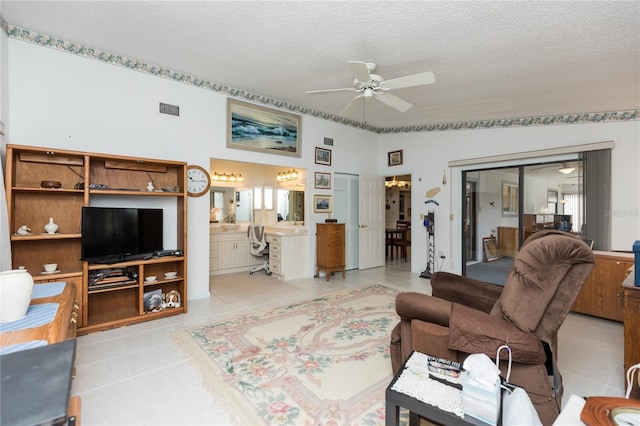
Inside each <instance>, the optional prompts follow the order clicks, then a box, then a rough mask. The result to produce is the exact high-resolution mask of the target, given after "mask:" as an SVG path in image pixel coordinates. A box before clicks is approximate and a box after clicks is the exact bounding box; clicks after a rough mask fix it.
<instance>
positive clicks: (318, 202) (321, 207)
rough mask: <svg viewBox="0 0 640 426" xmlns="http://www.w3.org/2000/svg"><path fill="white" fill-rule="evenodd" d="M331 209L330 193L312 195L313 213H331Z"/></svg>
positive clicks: (331, 199) (331, 198) (331, 197)
mask: <svg viewBox="0 0 640 426" xmlns="http://www.w3.org/2000/svg"><path fill="white" fill-rule="evenodd" d="M332 211H333V196H332V195H314V196H313V212H314V213H331V212H332Z"/></svg>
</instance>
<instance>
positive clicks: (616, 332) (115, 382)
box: [72, 260, 624, 426]
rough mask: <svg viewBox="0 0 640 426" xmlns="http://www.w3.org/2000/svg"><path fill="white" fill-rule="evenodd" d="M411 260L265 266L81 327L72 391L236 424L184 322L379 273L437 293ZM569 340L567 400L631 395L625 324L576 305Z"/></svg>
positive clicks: (180, 418)
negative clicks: (192, 295)
mask: <svg viewBox="0 0 640 426" xmlns="http://www.w3.org/2000/svg"><path fill="white" fill-rule="evenodd" d="M409 268H410V262H406V263H405V262H404V260H400V261H398V260H395V261H393V262H389V261H388V262H387V265H386V267H384V268H375V269H369V270H365V271H348V272H347V275H346V279H344V280H343V279H342V278H341V277H340V274H336V276H334V277H331V280H330V281H329V282H326V281H325V280H324V277H323V278H321V279H313V278H305V279H299V280H292V281H278V280H276V279H274V278H271V277H266V276H265V275H264V274H261V273H256V274H254V275H249V274H248V273H240V274H229V275H223V276H216V277H213V278H212V279H211V281H210V289H211V296H210V297H209V298H207V299H199V300H193V301H190V302H189V312H188V313H187V314H184V315H178V316H175V317H170V318H165V319H160V320H155V321H150V322H147V323H143V324H136V325H132V326H128V327H122V328H118V329H114V330H109V331H104V332H100V333H93V334H90V335H87V336H81V337H79V338H78V350H77V358H76V379H75V380H74V382H73V387H72V394H73V395H79V396H80V397H81V398H82V416H81V421H82V424H83V425H87V426H88V425H187V424H189V425H192V424H202V425H228V424H231V423H232V421H231V419H230V417H229V415H228V414H227V412H226V411H225V409H224V407H221V406H219V405H218V404H217V403H216V401H215V400H214V399H213V398H212V397H211V396H210V394H209V393H208V392H207V391H206V389H205V387H204V386H203V384H202V383H201V382H200V378H199V377H198V374H197V372H196V371H195V370H194V369H193V368H191V367H190V365H189V359H188V358H187V357H185V356H184V355H183V354H182V353H181V352H180V351H179V350H178V349H177V348H176V347H175V346H174V344H173V343H172V338H171V334H172V333H173V332H174V331H176V330H182V329H186V328H188V327H189V326H195V325H198V324H204V323H208V322H211V321H214V320H218V319H223V318H228V317H233V316H236V315H240V314H243V313H247V312H252V311H261V310H264V309H267V308H271V307H276V306H281V305H284V304H286V303H289V302H296V301H300V300H304V299H308V298H312V297H316V296H319V295H323V294H326V293H331V292H334V291H338V290H342V289H345V288H356V287H360V286H364V285H367V284H370V283H382V284H390V285H393V286H396V287H400V288H403V289H406V290H409V291H417V292H423V293H428V294H430V292H431V287H430V285H429V281H428V280H426V279H423V278H420V277H419V274H416V273H411V272H410V270H409ZM559 340H560V355H559V360H558V364H559V368H560V371H561V372H562V374H563V377H564V385H565V398H564V399H565V401H566V400H567V399H568V396H569V395H570V394H572V393H575V394H578V395H606V396H618V397H620V396H623V394H624V391H623V387H624V385H623V367H622V365H623V351H622V346H623V331H622V324H619V323H616V322H612V321H606V320H600V319H596V318H592V317H588V316H583V315H578V314H570V315H569V317H568V318H567V320H566V321H565V323H564V325H563V326H562V328H561V330H560V333H559ZM208 385H211V384H208ZM214 386H215V384H214Z"/></svg>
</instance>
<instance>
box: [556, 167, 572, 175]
mask: <svg viewBox="0 0 640 426" xmlns="http://www.w3.org/2000/svg"><path fill="white" fill-rule="evenodd" d="M575 169H576V168H575V167H572V166H570V165H568V164H563V165H562V167H560V168H559V169H558V171H559V172H560V173H562V174H564V175H568V174H571V173H573V172H574V171H575Z"/></svg>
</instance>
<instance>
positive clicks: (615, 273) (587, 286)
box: [572, 252, 633, 322]
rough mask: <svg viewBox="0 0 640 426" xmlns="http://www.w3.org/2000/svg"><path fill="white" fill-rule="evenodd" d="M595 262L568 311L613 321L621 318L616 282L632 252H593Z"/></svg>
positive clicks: (618, 282)
mask: <svg viewBox="0 0 640 426" xmlns="http://www.w3.org/2000/svg"><path fill="white" fill-rule="evenodd" d="M595 258H596V263H595V265H594V267H593V270H592V271H591V274H590V275H589V278H587V281H586V282H585V283H584V286H583V287H582V290H581V291H580V294H579V295H578V298H577V299H576V301H575V303H574V304H573V307H572V311H574V312H579V313H582V314H587V315H593V316H596V317H600V318H606V319H610V320H614V321H620V322H622V320H623V304H622V297H621V296H622V293H621V289H620V283H621V282H622V281H623V280H624V278H625V277H626V275H627V272H628V269H629V268H630V267H631V266H632V265H633V254H627V253H613V252H595Z"/></svg>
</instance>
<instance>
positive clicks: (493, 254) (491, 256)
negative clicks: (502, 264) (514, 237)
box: [482, 237, 500, 262]
mask: <svg viewBox="0 0 640 426" xmlns="http://www.w3.org/2000/svg"><path fill="white" fill-rule="evenodd" d="M482 246H483V247H484V258H485V260H486V261H487V262H493V261H494V260H498V259H500V256H499V255H498V247H497V245H496V237H484V238H483V239H482Z"/></svg>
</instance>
